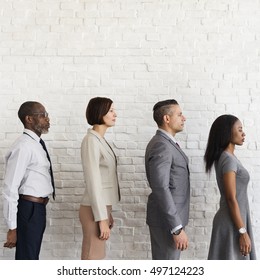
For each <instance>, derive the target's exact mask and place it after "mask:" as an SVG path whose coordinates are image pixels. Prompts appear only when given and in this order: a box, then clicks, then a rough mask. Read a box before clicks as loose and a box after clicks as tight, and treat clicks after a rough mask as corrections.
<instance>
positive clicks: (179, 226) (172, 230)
mask: <svg viewBox="0 0 260 280" xmlns="http://www.w3.org/2000/svg"><path fill="white" fill-rule="evenodd" d="M181 228H182V225H178V226H177V227H175V228H173V229H171V234H173V233H174V232H176V231H177V230H178V229H181Z"/></svg>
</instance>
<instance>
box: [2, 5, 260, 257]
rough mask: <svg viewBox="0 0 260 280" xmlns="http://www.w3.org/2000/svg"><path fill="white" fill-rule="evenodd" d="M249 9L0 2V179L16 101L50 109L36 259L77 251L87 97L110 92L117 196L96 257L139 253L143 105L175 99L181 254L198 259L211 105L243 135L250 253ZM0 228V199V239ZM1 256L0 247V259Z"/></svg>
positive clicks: (207, 186) (145, 131)
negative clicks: (188, 193) (186, 175)
mask: <svg viewBox="0 0 260 280" xmlns="http://www.w3.org/2000/svg"><path fill="white" fill-rule="evenodd" d="M259 13H260V0H247V1H244V0H222V1H214V0H161V1H158V0H147V1H144V0H74V1H71V0H46V1H42V0H20V1H16V0H9V1H7V0H0V98H1V102H0V110H1V114H0V128H1V129H0V154H1V157H0V166H1V167H0V178H1V179H2V178H3V174H4V158H3V157H4V154H5V152H6V150H7V148H8V147H9V146H10V144H11V143H12V142H13V141H14V140H15V138H16V137H17V136H18V135H19V134H20V133H21V131H22V125H21V124H20V123H19V120H18V118H17V109H18V107H19V106H20V104H21V103H22V102H24V101H26V100H38V101H40V102H42V103H43V104H44V105H45V106H46V108H47V110H48V112H49V113H50V118H51V129H50V132H49V134H48V135H47V136H46V137H45V138H46V140H47V141H46V142H47V144H48V146H49V150H50V153H51V156H52V159H53V163H54V169H55V178H56V182H57V183H56V184H57V200H56V202H54V203H53V202H51V203H50V204H49V205H48V226H47V230H46V233H45V236H44V242H43V246H42V251H41V259H79V258H80V248H81V227H80V224H79V220H78V207H79V201H80V197H81V194H82V192H83V189H84V185H83V181H82V178H83V176H82V171H81V162H80V150H79V148H80V143H81V140H82V138H83V135H84V134H85V132H86V129H87V123H86V120H85V108H86V105H87V103H88V100H89V99H90V98H92V97H94V96H108V97H110V98H112V99H113V100H114V103H115V106H116V109H117V112H118V121H117V125H116V127H115V128H114V129H113V130H111V131H110V132H109V133H108V135H107V138H108V140H109V141H110V142H111V144H112V145H113V146H114V148H115V152H116V154H117V155H118V157H119V172H120V174H119V175H120V183H121V188H122V201H121V203H120V205H118V207H117V210H118V211H116V212H115V213H114V216H115V220H116V226H115V228H114V230H113V236H112V238H111V240H110V242H109V244H108V246H109V249H110V250H109V253H108V258H112V259H116V258H120V259H150V258H151V253H150V242H149V234H148V230H147V226H146V224H145V209H146V199H147V195H148V193H149V188H148V186H147V183H146V176H145V173H144V151H145V147H146V144H147V142H148V141H149V139H150V138H151V136H152V135H153V134H154V132H155V130H156V126H155V123H154V122H153V120H152V111H151V110H152V106H153V104H154V103H155V102H157V101H158V100H161V99H166V98H175V99H177V100H178V101H179V103H180V105H181V106H182V109H183V112H184V115H185V116H186V117H187V121H186V128H185V131H184V132H183V133H181V134H179V135H178V139H179V140H180V141H179V142H180V144H181V146H182V147H183V149H184V150H185V152H186V153H187V155H188V156H189V158H190V169H191V185H192V197H191V213H190V223H189V226H188V227H187V231H188V234H189V237H190V248H189V250H188V251H186V252H184V253H183V254H182V258H183V259H206V257H207V251H208V245H209V239H210V233H211V224H212V218H213V215H214V213H215V211H216V209H217V206H218V198H219V197H218V191H217V189H216V184H215V180H214V176H211V177H208V176H207V175H206V174H205V172H204V166H203V154H204V150H205V145H206V141H207V136H208V131H209V127H210V125H211V123H212V121H213V120H214V119H215V117H217V116H218V115H220V114H223V113H232V114H235V115H237V116H238V117H239V118H240V119H241V120H242V121H243V123H244V126H245V131H246V133H247V141H246V143H245V145H244V146H243V147H242V148H239V149H238V151H237V154H238V156H239V157H240V159H241V161H242V162H243V163H244V164H245V166H246V167H247V168H248V170H249V171H250V175H251V182H250V186H249V199H250V204H251V210H252V220H253V226H254V232H255V241H256V246H257V251H258V255H259V254H260V238H259V236H260V227H259V220H260V214H259V213H260V141H259V136H260V115H259V105H260V70H259V65H260V53H259V45H260V36H259V31H260V20H259ZM0 183H2V181H1V182H0ZM0 191H2V184H1V187H0ZM0 198H1V197H0ZM1 199H2V198H1ZM5 237H6V226H5V224H4V221H3V215H2V203H0V243H1V244H2V243H3V242H4V240H5ZM13 255H14V254H13V251H10V250H7V249H3V247H2V246H0V259H12V258H13Z"/></svg>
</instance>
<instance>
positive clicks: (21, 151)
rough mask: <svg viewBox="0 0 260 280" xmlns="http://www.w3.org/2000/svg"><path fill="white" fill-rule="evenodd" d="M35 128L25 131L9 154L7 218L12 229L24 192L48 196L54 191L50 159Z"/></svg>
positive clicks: (7, 166) (5, 212) (7, 158)
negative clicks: (21, 195)
mask: <svg viewBox="0 0 260 280" xmlns="http://www.w3.org/2000/svg"><path fill="white" fill-rule="evenodd" d="M39 141H40V138H39V137H38V135H37V134H35V133H34V132H33V131H31V130H28V129H24V133H23V134H22V135H21V136H20V137H19V138H18V139H17V140H16V141H15V142H14V144H13V145H12V146H11V148H10V150H9V151H8V152H7V154H6V157H5V159H6V168H5V178H4V185H3V198H4V206H3V211H4V218H5V220H6V223H7V225H8V227H9V229H15V228H16V215H17V204H18V199H19V195H20V194H25V195H31V196H35V197H47V196H49V195H50V194H51V193H52V191H53V187H52V184H51V176H50V162H49V161H48V159H47V156H46V152H45V151H44V149H43V147H42V145H41V144H40V142H39Z"/></svg>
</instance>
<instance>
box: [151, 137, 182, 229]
mask: <svg viewBox="0 0 260 280" xmlns="http://www.w3.org/2000/svg"><path fill="white" fill-rule="evenodd" d="M171 166H172V154H171V153H169V148H168V146H167V144H165V143H163V142H157V143H155V144H154V146H153V147H152V149H151V151H150V155H149V159H148V168H149V174H150V180H149V184H150V187H151V189H152V192H153V195H154V198H155V199H156V201H157V202H158V203H157V204H158V207H159V208H160V211H161V213H162V214H163V216H164V219H165V221H166V222H167V224H168V226H169V230H172V229H173V228H175V227H177V226H179V225H181V224H182V222H181V218H180V216H179V214H178V211H177V207H176V204H175V202H174V200H173V195H172V193H171V190H170V174H171ZM173 187H174V186H173Z"/></svg>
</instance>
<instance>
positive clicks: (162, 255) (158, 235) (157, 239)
mask: <svg viewBox="0 0 260 280" xmlns="http://www.w3.org/2000/svg"><path fill="white" fill-rule="evenodd" d="M149 230H150V239H151V249H152V259H153V260H179V259H180V255H181V251H180V250H177V249H176V246H175V243H174V241H173V238H172V235H171V234H170V232H169V231H168V230H166V229H165V228H161V227H153V226H149Z"/></svg>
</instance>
